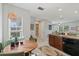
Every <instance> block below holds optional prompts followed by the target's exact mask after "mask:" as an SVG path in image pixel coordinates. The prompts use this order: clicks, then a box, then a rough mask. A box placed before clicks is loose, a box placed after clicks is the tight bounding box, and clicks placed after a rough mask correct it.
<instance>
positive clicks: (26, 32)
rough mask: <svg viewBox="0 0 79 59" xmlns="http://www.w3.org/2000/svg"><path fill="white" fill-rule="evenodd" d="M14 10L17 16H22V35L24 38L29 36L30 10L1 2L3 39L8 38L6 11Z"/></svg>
mask: <svg viewBox="0 0 79 59" xmlns="http://www.w3.org/2000/svg"><path fill="white" fill-rule="evenodd" d="M10 12H16V14H17V16H22V17H23V35H24V37H25V38H26V39H28V38H29V37H30V20H31V19H30V17H31V16H30V12H29V11H27V10H25V9H22V8H19V7H16V6H14V5H10V4H3V40H4V41H6V40H8V39H9V35H8V34H9V30H8V13H10Z"/></svg>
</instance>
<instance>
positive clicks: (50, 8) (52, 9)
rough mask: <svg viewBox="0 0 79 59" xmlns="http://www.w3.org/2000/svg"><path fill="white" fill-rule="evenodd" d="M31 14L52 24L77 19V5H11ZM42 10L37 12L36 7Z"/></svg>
mask: <svg viewBox="0 0 79 59" xmlns="http://www.w3.org/2000/svg"><path fill="white" fill-rule="evenodd" d="M12 4H13V5H15V6H18V7H21V8H24V9H26V10H29V11H30V12H31V15H33V16H35V17H38V18H42V19H47V20H49V21H51V20H52V21H53V22H67V21H74V20H78V19H79V3H12ZM39 6H40V7H42V8H44V10H38V7H39Z"/></svg>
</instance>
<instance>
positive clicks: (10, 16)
mask: <svg viewBox="0 0 79 59" xmlns="http://www.w3.org/2000/svg"><path fill="white" fill-rule="evenodd" d="M8 18H9V19H11V20H16V18H17V17H16V13H15V12H11V13H9V14H8Z"/></svg>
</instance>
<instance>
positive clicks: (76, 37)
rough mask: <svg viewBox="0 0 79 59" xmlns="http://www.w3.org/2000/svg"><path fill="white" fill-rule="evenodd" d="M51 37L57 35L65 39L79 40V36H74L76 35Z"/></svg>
mask: <svg viewBox="0 0 79 59" xmlns="http://www.w3.org/2000/svg"><path fill="white" fill-rule="evenodd" d="M50 35H56V36H60V37H64V38H70V39H77V40H79V36H74V35H58V34H50Z"/></svg>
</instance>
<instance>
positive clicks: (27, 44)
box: [3, 40, 37, 53]
mask: <svg viewBox="0 0 79 59" xmlns="http://www.w3.org/2000/svg"><path fill="white" fill-rule="evenodd" d="M20 42H23V44H20ZM35 48H37V43H36V42H33V41H30V40H21V41H19V45H18V46H17V47H14V48H13V49H11V44H10V45H8V46H6V47H5V48H4V49H3V53H14V52H24V53H27V52H29V51H32V50H33V49H35Z"/></svg>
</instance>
